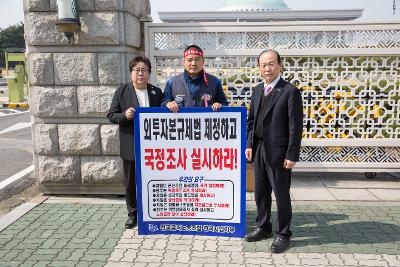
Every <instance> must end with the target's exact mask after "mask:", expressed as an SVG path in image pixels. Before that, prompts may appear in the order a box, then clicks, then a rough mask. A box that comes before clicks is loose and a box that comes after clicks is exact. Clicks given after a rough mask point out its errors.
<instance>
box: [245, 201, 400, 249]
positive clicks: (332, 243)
mask: <svg viewBox="0 0 400 267" xmlns="http://www.w3.org/2000/svg"><path fill="white" fill-rule="evenodd" d="M370 208H371V209H381V210H380V211H379V212H380V213H382V209H383V213H382V214H380V216H374V214H373V213H372V212H370V213H368V212H365V209H366V207H363V208H362V209H359V211H357V210H355V209H353V208H351V209H349V210H347V211H346V210H345V209H342V210H338V211H339V212H337V211H323V212H321V211H301V210H300V211H296V207H295V208H294V212H295V213H294V214H293V220H292V227H291V229H292V232H293V237H292V244H291V249H290V250H289V252H315V253H321V252H326V253H367V254H370V253H372V254H392V255H397V254H398V252H399V249H400V234H399V233H400V226H399V222H400V220H399V218H400V214H399V212H400V208H397V211H395V212H394V213H392V214H391V215H390V212H391V211H392V209H394V208H393V207H370ZM385 209H387V210H386V212H387V213H388V216H384V213H385ZM246 215H247V226H248V227H247V228H248V229H247V231H249V230H251V229H253V228H254V227H255V218H256V212H255V210H248V212H247V214H246ZM382 215H383V216H382ZM272 218H273V220H275V218H276V211H273V212H272ZM275 226H276V224H275V222H274V221H273V227H275ZM272 240H273V239H269V240H265V241H259V242H255V243H245V244H244V248H245V251H269V250H270V245H271V243H272Z"/></svg>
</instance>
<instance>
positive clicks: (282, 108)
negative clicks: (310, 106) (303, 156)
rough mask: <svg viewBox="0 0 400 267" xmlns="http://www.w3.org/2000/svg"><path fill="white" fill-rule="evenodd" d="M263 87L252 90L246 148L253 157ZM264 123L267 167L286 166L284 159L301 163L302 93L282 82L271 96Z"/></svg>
mask: <svg viewBox="0 0 400 267" xmlns="http://www.w3.org/2000/svg"><path fill="white" fill-rule="evenodd" d="M263 89H264V83H261V84H259V85H257V86H256V87H254V88H253V95H252V98H251V103H250V110H249V115H248V119H247V145H246V147H247V148H252V149H253V153H252V156H253V157H254V154H255V142H254V131H255V128H256V125H255V123H256V122H257V118H258V116H261V114H259V110H260V104H261V94H262V93H263ZM271 94H272V95H271V99H270V102H269V105H268V107H267V110H266V113H265V116H264V123H263V141H264V145H265V149H266V152H267V160H268V163H269V164H270V165H271V166H272V167H273V168H279V167H282V166H283V161H284V160H285V159H288V160H291V161H299V154H300V145H301V135H302V131H303V106H302V99H301V93H300V90H299V89H298V88H296V87H295V86H294V85H292V84H290V83H288V82H286V81H285V80H283V79H282V78H281V79H280V80H279V82H278V83H277V85H276V86H275V88H274V89H273V90H272V92H271Z"/></svg>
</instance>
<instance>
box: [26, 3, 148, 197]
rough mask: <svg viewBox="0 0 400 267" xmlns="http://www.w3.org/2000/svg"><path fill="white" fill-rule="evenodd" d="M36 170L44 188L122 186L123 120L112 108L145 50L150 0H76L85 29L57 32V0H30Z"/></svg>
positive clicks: (113, 189)
mask: <svg viewBox="0 0 400 267" xmlns="http://www.w3.org/2000/svg"><path fill="white" fill-rule="evenodd" d="M24 12H25V33H26V44H27V50H28V64H29V65H28V66H29V83H30V92H29V101H30V107H31V108H30V110H31V115H32V131H33V145H34V163H35V176H36V178H37V181H38V183H39V184H40V188H41V191H42V192H43V193H69V194H79V193H122V192H124V191H123V186H122V162H121V160H120V158H119V156H118V155H119V139H118V126H115V125H110V124H109V122H108V120H107V119H106V117H105V116H106V114H107V111H108V108H109V106H110V103H111V99H112V95H113V93H114V91H115V90H116V88H117V87H118V86H119V85H121V84H123V83H126V82H129V80H130V76H129V70H128V67H127V65H128V62H129V60H130V58H132V57H133V56H135V55H138V54H144V51H143V46H142V43H143V41H142V38H143V33H142V32H141V29H142V28H143V27H142V25H141V24H142V23H143V21H145V20H148V16H149V15H150V3H149V0H78V12H79V17H80V21H81V30H80V32H78V33H75V35H74V38H73V40H72V42H71V44H69V43H68V40H67V39H66V38H65V37H64V36H63V34H62V33H60V32H57V29H56V25H55V23H56V20H57V6H56V0H24Z"/></svg>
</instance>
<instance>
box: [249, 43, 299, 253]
mask: <svg viewBox="0 0 400 267" xmlns="http://www.w3.org/2000/svg"><path fill="white" fill-rule="evenodd" d="M258 65H259V69H260V74H261V76H262V77H263V78H264V82H263V83H261V84H259V85H257V86H256V87H255V88H254V89H253V95H252V98H251V104H250V110H249V115H248V120H247V145H246V147H247V148H246V152H245V153H246V158H247V159H248V160H250V161H253V164H254V177H255V192H254V194H255V201H256V205H257V219H256V223H257V228H256V229H255V230H254V231H252V232H250V233H248V234H247V235H246V237H245V240H246V241H248V242H254V241H258V240H262V239H266V238H269V237H272V225H271V192H272V191H274V194H275V198H276V205H277V213H278V216H277V217H278V218H277V223H278V225H277V231H276V234H277V237H276V238H275V240H274V241H273V243H272V246H271V251H272V252H273V253H280V252H284V251H285V250H286V249H287V248H288V247H289V245H290V237H291V235H292V232H291V231H290V223H291V219H292V206H291V202H290V194H289V190H290V182H291V171H292V168H293V167H294V165H295V164H296V162H297V161H298V160H299V154H300V144H301V134H302V130H303V107H302V99H301V94H300V90H299V89H298V88H296V87H295V86H293V85H292V84H290V83H288V82H286V81H285V80H284V79H282V78H281V77H280V72H281V70H282V61H281V57H280V55H279V53H278V52H277V51H275V50H271V49H269V50H265V51H263V52H261V54H260V55H259V57H258Z"/></svg>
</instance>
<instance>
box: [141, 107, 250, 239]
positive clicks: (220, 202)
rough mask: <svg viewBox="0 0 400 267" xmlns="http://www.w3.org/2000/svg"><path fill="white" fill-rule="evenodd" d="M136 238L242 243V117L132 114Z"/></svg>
mask: <svg viewBox="0 0 400 267" xmlns="http://www.w3.org/2000/svg"><path fill="white" fill-rule="evenodd" d="M134 120H135V121H134V123H135V125H134V127H135V153H136V183H137V200H138V232H139V234H190V235H217V236H235V237H243V236H244V234H245V213H246V188H245V182H246V181H245V179H246V178H245V173H246V161H245V155H244V150H245V145H246V109H245V108H242V107H222V108H221V109H220V110H219V111H216V112H215V111H212V109H211V108H181V109H180V110H179V112H178V113H172V112H170V111H169V110H168V109H167V108H139V109H137V110H136V111H135V118H134Z"/></svg>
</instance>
